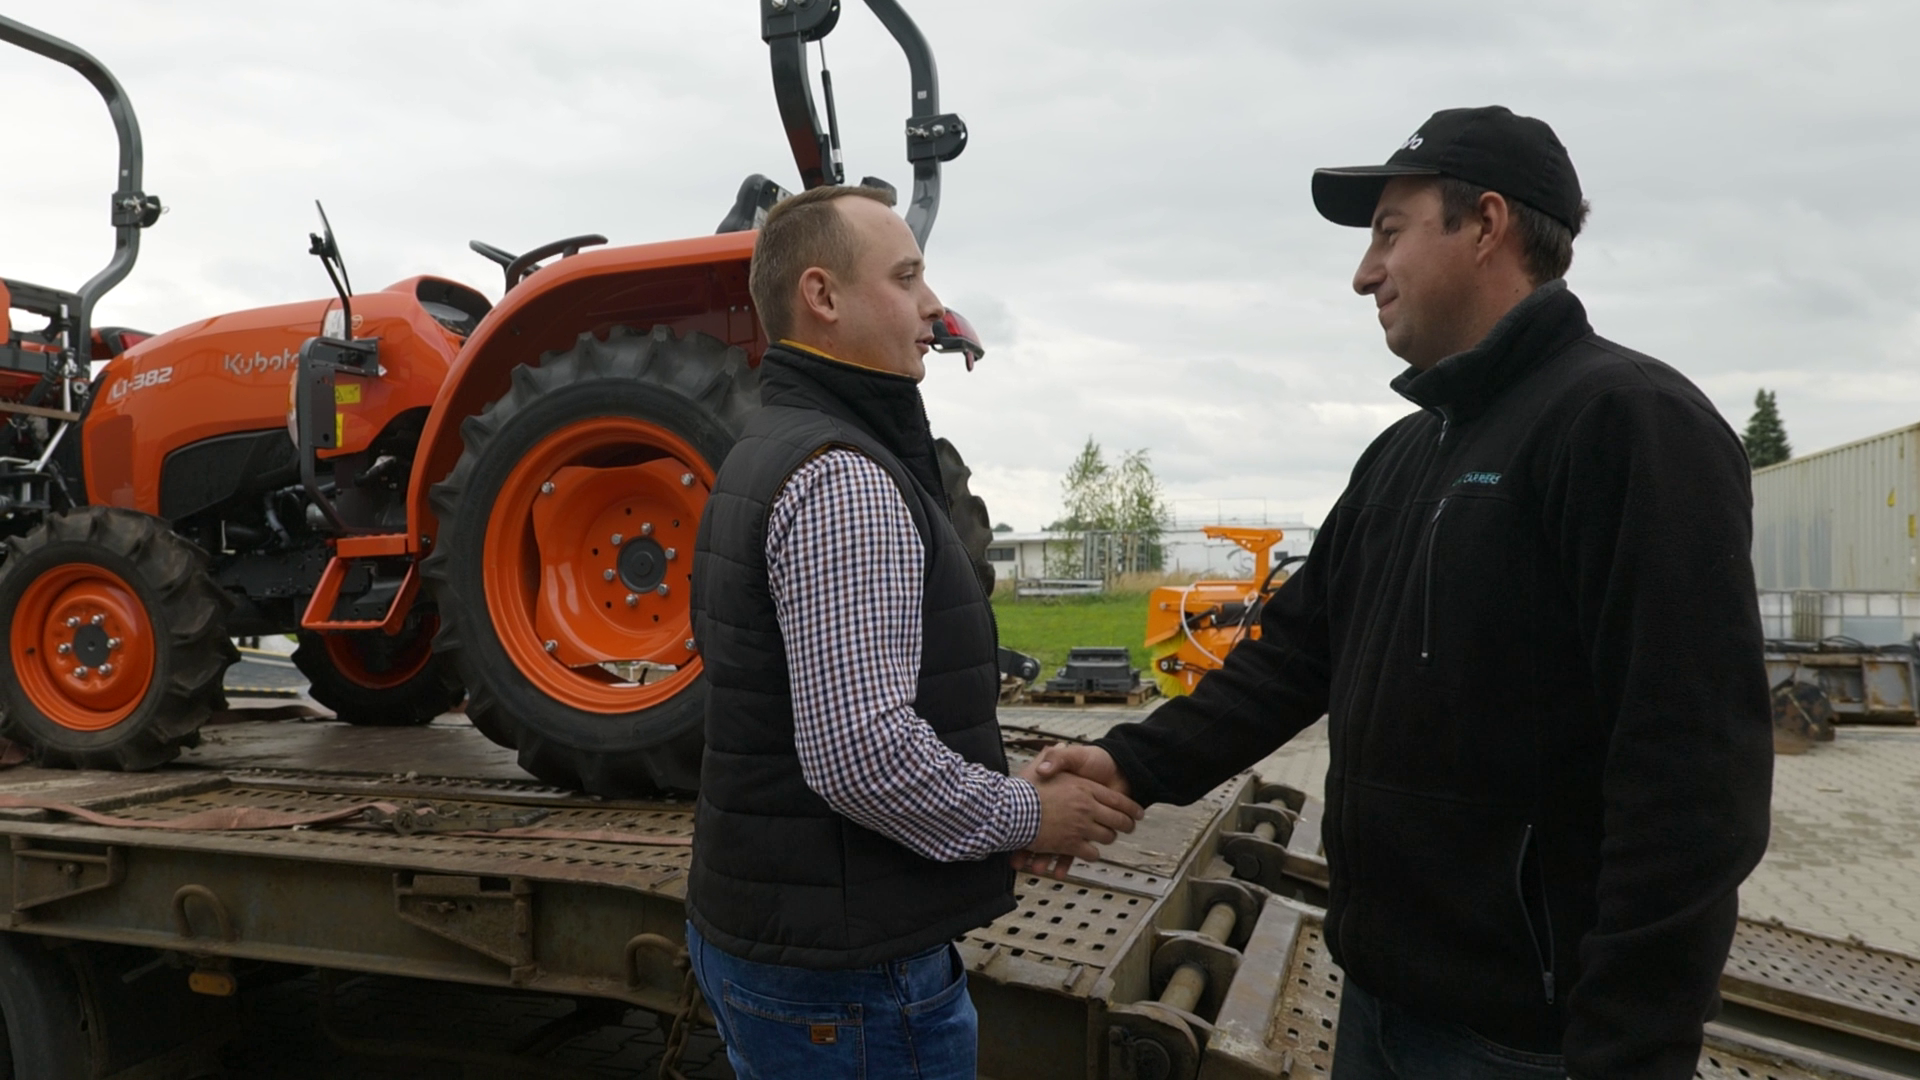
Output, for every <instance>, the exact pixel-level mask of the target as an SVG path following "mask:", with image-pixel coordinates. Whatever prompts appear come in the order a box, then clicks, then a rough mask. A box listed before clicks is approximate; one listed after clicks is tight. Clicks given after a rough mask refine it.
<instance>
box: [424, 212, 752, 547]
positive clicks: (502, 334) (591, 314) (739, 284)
mask: <svg viewBox="0 0 1920 1080" xmlns="http://www.w3.org/2000/svg"><path fill="white" fill-rule="evenodd" d="M758 235H759V234H758V233H752V232H743V233H723V234H721V235H718V236H703V237H697V238H694V239H691V240H676V241H671V242H666V243H658V244H640V245H635V246H630V247H617V248H604V249H601V250H598V251H590V252H583V253H581V254H579V255H575V256H572V257H569V258H565V259H561V260H560V261H559V262H556V263H551V264H548V265H547V266H544V267H542V268H540V269H538V270H536V271H534V272H533V273H532V274H531V275H529V276H528V277H527V278H526V279H525V280H523V281H521V282H520V284H518V285H516V286H515V287H514V288H513V289H512V290H510V291H509V292H508V293H507V295H506V296H504V297H502V298H501V300H500V303H499V304H498V305H496V306H495V307H494V309H493V310H492V311H491V312H490V313H488V315H487V316H486V318H485V319H483V320H481V323H480V325H479V326H478V327H477V328H475V330H474V332H473V334H472V336H471V337H469V338H468V339H467V342H466V345H465V346H464V347H463V348H462V349H461V350H460V352H459V354H458V355H457V356H455V357H454V360H453V364H452V366H451V367H450V368H449V369H448V371H447V377H446V380H445V382H443V383H442V384H441V386H440V392H439V394H438V396H436V397H435V399H434V402H433V409H432V411H431V412H430V413H429V414H428V416H427V424H426V428H425V430H424V431H423V432H422V433H421V436H420V447H419V450H418V451H417V452H416V454H415V455H414V460H413V474H412V479H411V481H410V482H409V484H408V485H407V520H408V522H409V524H410V526H411V527H410V529H409V530H408V531H409V534H410V535H409V538H408V544H409V546H410V547H413V548H414V549H415V550H422V549H424V548H425V547H428V546H430V545H431V544H432V542H433V540H432V538H433V537H434V536H435V535H437V533H438V531H439V519H438V517H437V515H435V513H434V511H433V508H432V506H431V505H430V504H429V503H428V501H427V496H428V493H429V492H430V491H431V490H432V489H433V485H435V484H437V483H439V482H440V481H442V480H444V479H446V477H447V474H448V473H450V472H452V471H453V467H454V465H455V464H456V463H458V461H459V460H460V453H461V449H462V447H463V445H464V443H463V442H462V439H461V436H460V425H461V423H462V421H464V420H466V419H467V418H468V417H470V416H478V415H479V414H480V413H481V411H482V410H484V409H485V408H486V407H487V406H488V405H490V404H492V403H493V402H495V401H497V400H499V399H500V398H501V397H503V396H505V394H506V392H507V390H508V388H509V386H510V381H509V380H510V378H511V376H512V374H513V369H514V368H516V367H518V366H520V365H522V364H536V365H537V364H539V363H541V362H542V360H543V358H544V357H545V356H546V355H548V354H550V353H558V352H564V351H565V350H567V349H569V348H571V347H572V346H573V345H574V344H575V343H576V342H577V341H578V340H579V338H580V335H582V334H588V333H591V334H594V335H596V336H604V335H605V334H606V333H607V332H608V331H609V330H611V329H613V328H614V327H616V326H625V327H629V328H631V329H633V330H635V331H637V332H640V333H645V332H647V331H648V330H650V329H652V328H653V327H655V326H660V325H665V326H668V327H670V328H672V330H673V331H674V333H675V334H676V335H680V336H684V335H686V334H688V333H692V332H696V331H697V332H699V333H703V334H707V335H710V336H712V337H715V338H718V339H719V340H721V341H724V342H726V343H727V344H729V345H738V346H740V347H741V348H744V349H745V350H746V351H747V354H748V356H749V357H750V358H751V361H752V362H753V363H755V364H757V363H759V360H760V355H761V353H763V352H764V351H765V350H766V346H767V341H766V338H765V336H764V335H763V334H762V333H761V331H760V321H759V319H757V318H756V317H755V316H754V313H753V302H752V299H751V298H750V297H749V296H748V294H747V269H748V265H749V263H750V262H751V261H752V258H753V243H754V240H755V238H756V237H757V236H758Z"/></svg>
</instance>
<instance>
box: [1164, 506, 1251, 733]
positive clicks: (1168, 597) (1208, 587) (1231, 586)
mask: <svg viewBox="0 0 1920 1080" xmlns="http://www.w3.org/2000/svg"><path fill="white" fill-rule="evenodd" d="M1202 531H1203V532H1204V533H1205V534H1206V535H1207V536H1208V537H1210V538H1212V539H1215V540H1231V541H1232V542H1233V543H1235V544H1238V545H1239V546H1240V547H1242V548H1244V549H1245V550H1246V551H1248V552H1250V553H1251V554H1252V555H1253V578H1252V580H1250V581H1196V582H1194V583H1192V584H1191V585H1162V586H1161V587H1159V588H1157V589H1155V590H1153V592H1152V593H1151V594H1150V595H1149V596H1148V598H1147V641H1146V645H1147V650H1148V651H1149V652H1150V653H1151V654H1152V657H1153V674H1154V679H1155V680H1156V681H1157V682H1159V684H1160V691H1161V693H1163V694H1165V695H1167V696H1168V697H1174V696H1177V695H1180V694H1189V693H1192V692H1193V688H1194V686H1195V685H1197V684H1198V683H1199V682H1200V677H1201V676H1202V675H1205V674H1206V673H1207V672H1209V671H1212V670H1213V669H1215V668H1217V667H1219V666H1220V665H1221V664H1223V663H1225V662H1226V658H1227V653H1228V651H1229V650H1231V649H1232V648H1233V647H1234V646H1235V645H1238V644H1239V643H1240V642H1241V641H1243V640H1245V639H1248V638H1258V637H1259V636H1260V608H1261V606H1262V605H1263V604H1265V602H1266V598H1267V597H1268V596H1269V595H1271V593H1272V590H1273V589H1275V588H1278V587H1279V585H1280V583H1281V582H1283V581H1285V580H1286V578H1285V576H1284V575H1273V573H1272V552H1273V546H1274V545H1275V544H1278V543H1279V542H1280V541H1281V539H1282V538H1283V537H1284V536H1285V534H1284V533H1282V532H1281V531H1280V530H1279V529H1259V528H1241V527H1236V526H1230V525H1208V526H1207V527H1206V528H1205V529H1203V530H1202ZM1270 576H1274V577H1277V578H1278V580H1275V581H1269V580H1268V579H1269V577H1270Z"/></svg>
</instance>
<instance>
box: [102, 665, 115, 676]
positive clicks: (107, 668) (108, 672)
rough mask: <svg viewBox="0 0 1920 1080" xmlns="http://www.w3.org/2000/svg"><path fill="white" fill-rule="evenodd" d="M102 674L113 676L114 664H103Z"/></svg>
mask: <svg viewBox="0 0 1920 1080" xmlns="http://www.w3.org/2000/svg"><path fill="white" fill-rule="evenodd" d="M100 674H102V675H111V674H113V665H112V664H101V665H100Z"/></svg>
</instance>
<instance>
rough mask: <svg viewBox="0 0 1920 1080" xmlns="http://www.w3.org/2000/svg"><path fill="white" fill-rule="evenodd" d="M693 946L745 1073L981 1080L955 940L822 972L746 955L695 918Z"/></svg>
mask: <svg viewBox="0 0 1920 1080" xmlns="http://www.w3.org/2000/svg"><path fill="white" fill-rule="evenodd" d="M687 954H688V956H689V957H690V958H691V959H692V961H693V977H694V979H696V980H697V981H698V982H699V983H700V993H701V995H702V996H703V997H705V998H706V1000H707V1007H708V1008H710V1009H712V1010H713V1016H714V1019H715V1020H717V1021H718V1022H719V1024H720V1037H721V1038H722V1039H723V1040H725V1041H726V1044H727V1060H729V1061H731V1062H732V1063H733V1071H734V1073H735V1074H736V1075H738V1077H739V1078H740V1080H787V1078H789V1077H804V1078H806V1080H894V1078H896V1077H901V1078H907V1080H974V1068H975V1061H976V1059H977V1057H978V1054H979V1028H980V1017H979V1014H977V1013H975V1012H974V1011H973V999H972V998H969V997H968V996H967V969H966V967H965V965H963V964H962V963H961V962H960V950H958V949H956V948H954V947H953V946H952V945H951V944H948V945H938V946H935V947H934V948H931V949H928V950H926V951H925V952H919V953H915V954H913V955H912V956H907V957H902V958H900V959H898V960H889V961H887V962H886V963H884V964H875V965H873V966H872V967H866V968H855V969H852V970H849V971H815V970H813V969H811V968H797V967H785V966H783V965H779V964H758V963H755V962H753V961H751V960H742V959H740V958H739V957H737V956H733V955H732V954H730V953H726V952H723V951H721V950H719V949H717V948H715V947H713V946H712V945H711V944H708V942H707V940H706V939H705V938H703V937H701V936H700V932H699V931H698V930H695V929H694V928H693V924H692V923H688V924H687Z"/></svg>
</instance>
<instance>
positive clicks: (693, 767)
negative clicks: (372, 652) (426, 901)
mask: <svg viewBox="0 0 1920 1080" xmlns="http://www.w3.org/2000/svg"><path fill="white" fill-rule="evenodd" d="M759 398H760V393H759V379H758V373H757V372H756V371H755V370H754V369H753V368H752V367H751V366H750V365H749V364H748V362H747V356H746V353H745V352H744V351H743V350H741V349H739V348H736V347H732V346H728V345H726V344H725V343H723V342H721V341H719V340H718V339H715V338H712V337H709V336H707V335H705V334H699V333H693V334H689V335H687V336H686V337H675V336H674V335H673V334H672V333H671V332H670V331H669V330H668V329H667V328H665V327H656V328H655V329H654V330H653V331H652V332H651V333H646V334H641V333H636V332H634V331H631V330H627V329H615V330H614V331H613V332H612V333H611V334H609V335H608V337H607V338H606V339H605V340H604V341H603V340H599V339H596V338H595V337H593V336H592V335H591V334H583V335H581V337H580V339H579V341H578V342H577V343H576V344H575V345H574V346H573V347H572V348H571V349H568V350H566V351H565V352H560V353H549V354H547V355H546V356H545V357H543V358H542V361H541V363H540V364H539V365H538V366H534V365H523V366H521V367H518V368H516V369H514V372H513V377H512V388H511V389H510V390H509V391H508V392H507V393H506V395H505V396H503V397H502V398H501V399H500V400H498V401H496V402H494V403H493V404H492V405H490V406H488V407H487V408H486V409H485V410H484V411H483V412H482V413H481V414H480V415H479V416H474V417H469V418H468V419H467V420H466V421H465V422H464V423H463V424H462V425H461V428H460V433H461V437H462V439H463V440H464V442H465V444H466V446H465V452H464V453H463V454H462V455H461V457H460V460H459V462H458V464H456V465H455V466H454V468H453V471H452V472H451V473H449V474H448V476H447V479H446V480H445V481H444V482H442V483H440V484H436V485H435V486H434V488H433V490H432V492H431V498H432V501H433V506H434V509H435V510H436V512H437V513H438V514H439V518H440V533H439V543H437V544H436V545H435V547H434V550H433V553H432V554H431V555H430V556H428V558H427V559H426V561H425V563H424V564H423V566H422V570H423V572H424V574H425V576H426V578H427V582H428V585H429V587H430V588H431V589H432V590H433V594H434V597H435V601H436V603H437V605H438V608H439V612H440V633H439V636H438V637H437V638H436V639H435V649H436V650H437V651H438V652H440V653H442V654H444V655H446V656H449V657H451V658H452V659H453V660H454V661H455V662H456V663H457V664H458V667H459V671H460V674H461V677H462V678H463V679H464V680H465V682H466V686H467V691H468V699H467V716H468V718H469V719H471V720H472V722H473V724H474V726H475V727H477V728H479V729H480V730H481V731H482V732H483V733H485V734H486V735H487V736H488V737H489V738H491V739H493V740H494V741H495V742H497V743H500V744H501V745H503V746H509V747H513V748H514V749H516V750H518V751H519V760H520V765H521V767H522V768H524V769H526V770H527V771H528V772H530V773H532V774H533V775H535V776H537V777H539V778H541V779H542V780H545V781H547V782H549V783H554V784H560V785H565V786H569V787H574V788H577V789H579V790H582V791H586V792H588V793H591V794H595V795H606V796H633V795H655V794H667V793H688V792H692V791H694V790H695V789H697V787H698V786H699V780H700V758H701V752H702V750H703V748H704V745H705V735H706V733H705V713H706V702H707V686H706V680H705V676H704V675H703V673H702V670H701V665H700V659H699V655H698V654H697V653H696V652H695V651H694V648H693V646H694V642H693V631H692V619H691V610H690V608H689V605H688V598H687V594H688V592H689V588H690V585H691V580H692V575H691V573H690V568H691V566H692V562H693V548H694V537H695V532H696V529H697V527H698V526H699V518H700V514H701V512H702V510H703V508H704V506H705V503H706V493H707V492H708V491H709V490H711V488H712V484H713V479H714V476H715V474H716V473H717V472H718V471H719V468H720V463H721V462H722V461H723V460H725V458H726V456H727V452H728V451H729V450H731V449H732V448H733V444H734V442H735V440H737V439H738V438H739V435H740V433H741V431H742V430H743V429H744V427H745V425H746V422H747V419H748V417H750V416H751V415H752V413H753V411H754V410H755V409H757V408H758V407H759Z"/></svg>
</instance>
